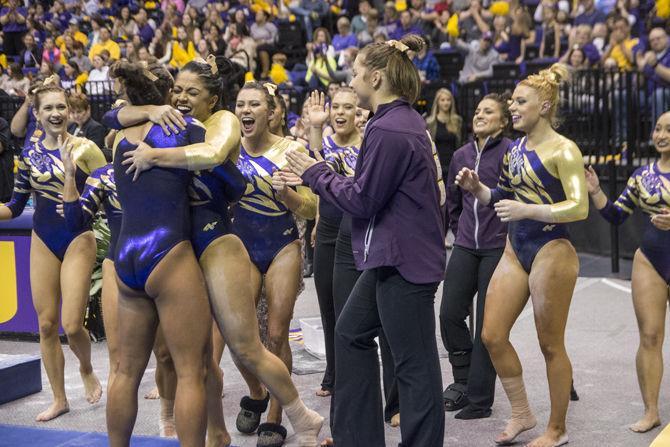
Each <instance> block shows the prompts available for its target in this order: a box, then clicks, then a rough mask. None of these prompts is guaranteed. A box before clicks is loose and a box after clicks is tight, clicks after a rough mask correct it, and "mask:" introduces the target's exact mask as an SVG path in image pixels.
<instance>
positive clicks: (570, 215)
mask: <svg viewBox="0 0 670 447" xmlns="http://www.w3.org/2000/svg"><path fill="white" fill-rule="evenodd" d="M567 75H568V71H567V69H566V68H565V67H564V66H563V65H560V64H554V65H553V66H552V67H551V68H549V69H547V70H543V71H541V72H540V73H539V74H537V75H531V76H529V77H528V78H526V79H525V80H523V81H521V82H520V83H519V85H518V86H517V87H516V89H515V90H514V94H513V95H512V102H511V104H510V108H509V109H510V113H511V115H512V123H513V127H514V129H515V130H517V131H520V132H523V133H525V134H526V136H524V137H523V138H520V139H517V140H516V141H514V142H513V143H512V144H510V146H509V149H508V151H507V153H506V154H505V157H504V159H503V170H502V175H501V177H500V182H499V184H498V186H497V187H496V188H493V189H492V188H490V187H489V186H486V185H485V184H484V183H482V182H481V181H480V179H479V175H478V174H477V172H476V170H473V169H470V168H467V167H466V168H463V169H461V171H460V172H459V173H458V175H457V176H456V182H457V184H458V185H460V186H461V188H463V189H464V190H466V191H468V192H470V193H472V194H473V195H474V196H475V197H476V198H477V200H478V201H479V202H480V203H481V204H482V205H493V207H494V208H495V211H496V214H497V215H498V217H499V218H500V220H501V221H502V222H509V223H510V224H509V238H508V242H507V244H506V247H505V251H504V253H503V256H502V259H501V261H500V263H499V264H498V266H497V267H496V269H495V272H494V273H493V277H492V278H491V284H490V286H489V289H488V293H487V296H486V301H487V302H486V313H485V315H484V323H483V328H482V335H481V337H482V340H483V341H484V344H485V345H486V348H487V349H488V351H489V354H490V355H491V359H492V360H493V365H494V366H495V369H496V372H497V373H498V375H499V376H500V379H501V383H502V385H503V388H504V389H505V392H506V394H507V397H508V398H509V400H510V403H511V405H512V418H511V419H510V420H509V422H508V424H507V427H506V428H505V430H504V431H503V432H502V433H501V434H500V435H499V436H498V437H497V438H496V443H498V444H505V445H506V444H508V443H511V442H513V441H514V439H515V438H516V437H517V436H518V435H519V434H520V433H522V432H524V431H526V430H530V429H531V428H533V427H535V425H536V423H537V421H536V419H535V416H534V415H533V413H532V412H531V411H530V407H529V404H528V400H527V397H526V391H525V387H524V383H523V378H522V375H521V373H522V370H521V363H520V362H519V357H518V356H517V354H516V351H515V350H514V347H513V346H512V344H511V343H510V341H509V335H510V331H511V329H512V326H513V325H514V322H515V321H516V319H517V318H518V317H519V314H520V313H521V311H522V310H523V308H524V306H525V305H526V302H527V301H528V298H529V295H530V291H531V290H532V291H533V293H532V300H533V305H534V306H533V308H534V310H535V322H536V326H537V332H538V338H539V341H540V347H541V348H542V352H543V354H544V357H545V361H546V363H547V376H548V381H549V389H550V399H551V414H550V417H549V423H548V425H547V429H546V431H545V432H544V434H543V435H542V436H540V437H539V438H537V439H535V440H533V442H531V443H530V444H528V445H529V446H530V447H544V446H548V445H549V446H555V447H557V446H560V445H564V444H567V442H568V435H567V428H566V425H565V420H566V413H567V409H568V401H569V399H570V384H571V382H572V367H571V365H570V359H569V358H568V354H567V352H566V350H565V344H564V332H565V325H566V321H567V318H568V310H569V308H570V301H571V299H572V294H573V291H574V286H575V282H576V280H577V272H578V270H579V261H578V259H577V253H576V252H575V249H574V248H573V247H572V244H571V243H570V240H569V236H568V232H567V228H566V224H567V223H568V222H575V221H579V220H583V219H585V218H586V215H587V214H588V199H587V195H586V181H585V177H584V169H583V161H582V155H581V152H580V151H579V148H578V147H577V146H576V145H575V143H573V142H572V141H570V140H568V139H567V138H565V137H564V136H562V135H560V134H558V133H557V132H556V131H555V130H554V129H553V126H554V125H555V124H556V122H557V120H556V111H557V109H558V105H559V99H560V97H559V94H560V87H561V85H562V84H563V83H564V82H565V81H566V80H567Z"/></svg>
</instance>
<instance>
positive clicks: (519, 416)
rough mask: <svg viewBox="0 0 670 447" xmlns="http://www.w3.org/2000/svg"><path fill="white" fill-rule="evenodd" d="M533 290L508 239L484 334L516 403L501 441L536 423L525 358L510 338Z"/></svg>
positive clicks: (491, 292)
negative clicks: (528, 396) (521, 358)
mask: <svg viewBox="0 0 670 447" xmlns="http://www.w3.org/2000/svg"><path fill="white" fill-rule="evenodd" d="M529 294H530V292H529V289H528V274H527V273H526V271H525V270H524V269H523V267H522V266H521V264H520V263H519V261H518V259H517V257H516V254H515V253H514V250H513V249H512V247H511V245H510V243H509V241H508V242H507V245H506V247H505V252H504V253H503V256H502V259H501V260H500V263H499V264H498V266H497V267H496V270H495V272H494V273H493V277H492V278H491V282H490V284H489V287H488V291H487V294H486V305H485V310H484V323H483V325H482V335H481V337H482V341H483V342H484V344H485V345H486V349H487V350H488V351H489V354H490V355H491V360H492V361H493V365H494V366H495V369H496V372H497V373H498V376H500V379H501V381H502V382H503V384H506V386H505V387H504V388H505V392H506V393H507V396H508V399H509V400H510V404H511V405H512V417H511V419H510V420H509V421H508V423H507V427H506V428H505V430H504V431H503V432H502V433H501V434H500V435H499V436H498V437H497V438H496V442H497V443H499V444H506V443H510V442H512V441H513V440H514V439H515V438H516V437H517V436H518V435H519V434H520V433H522V432H523V431H526V430H530V429H531V428H533V427H534V426H535V424H536V422H535V417H534V416H533V414H532V413H531V411H530V408H528V400H527V399H526V393H525V389H524V388H523V379H522V378H521V377H522V369H521V362H520V361H519V356H518V355H517V353H516V351H515V350H514V347H513V346H512V344H511V343H510V341H509V336H510V331H511V330H512V326H514V322H515V321H516V319H517V318H518V317H519V314H521V311H522V310H523V308H524V306H525V305H526V303H527V302H528V296H529Z"/></svg>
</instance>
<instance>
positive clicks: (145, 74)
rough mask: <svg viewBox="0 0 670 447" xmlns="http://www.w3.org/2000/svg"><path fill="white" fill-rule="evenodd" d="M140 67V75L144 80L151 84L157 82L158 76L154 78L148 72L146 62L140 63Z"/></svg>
mask: <svg viewBox="0 0 670 447" xmlns="http://www.w3.org/2000/svg"><path fill="white" fill-rule="evenodd" d="M140 65H141V66H142V74H143V75H144V77H145V78H147V79H148V80H150V81H151V82H156V81H158V76H156V75H155V74H153V73H152V72H151V71H150V70H149V68H148V67H149V64H147V62H146V61H140Z"/></svg>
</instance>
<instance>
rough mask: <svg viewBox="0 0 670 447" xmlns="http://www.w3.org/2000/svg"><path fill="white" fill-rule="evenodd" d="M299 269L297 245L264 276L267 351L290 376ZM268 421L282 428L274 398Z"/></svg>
mask: <svg viewBox="0 0 670 447" xmlns="http://www.w3.org/2000/svg"><path fill="white" fill-rule="evenodd" d="M300 268H301V253H300V244H299V243H297V242H296V243H292V244H289V245H287V246H286V247H284V248H283V249H282V250H281V251H280V252H279V253H278V254H277V256H276V257H275V259H274V260H273V261H272V264H271V265H270V268H269V269H268V272H267V274H266V275H265V291H266V293H267V300H268V345H269V346H268V348H269V350H270V352H272V353H273V354H275V355H276V356H278V357H279V358H280V359H281V360H282V361H283V362H284V364H285V365H286V368H287V369H288V371H289V373H290V372H291V370H292V369H293V356H292V355H291V347H290V346H289V342H288V331H289V325H290V324H291V318H292V317H293V309H294V306H295V301H296V298H297V295H298V287H299V283H300V274H301V272H300ZM267 420H268V422H272V423H275V424H281V420H282V408H281V405H280V404H279V402H278V401H277V399H276V398H274V397H273V398H272V400H271V401H270V411H269V412H268V418H267Z"/></svg>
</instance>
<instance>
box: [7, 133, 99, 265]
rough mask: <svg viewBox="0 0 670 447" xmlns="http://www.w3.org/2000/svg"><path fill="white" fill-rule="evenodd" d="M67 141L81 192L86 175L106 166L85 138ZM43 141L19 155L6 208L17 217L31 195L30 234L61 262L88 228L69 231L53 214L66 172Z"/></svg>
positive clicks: (30, 146)
mask: <svg viewBox="0 0 670 447" xmlns="http://www.w3.org/2000/svg"><path fill="white" fill-rule="evenodd" d="M68 141H69V142H71V143H73V147H74V149H73V153H72V155H73V159H74V162H75V164H76V166H77V171H76V174H75V181H76V184H77V190H78V191H79V193H81V192H82V191H83V189H84V184H85V182H86V178H87V177H88V175H89V174H90V173H91V172H93V171H94V170H96V169H98V168H99V167H101V166H104V165H105V164H106V161H105V156H104V155H103V154H102V151H100V149H99V148H98V146H96V145H95V143H94V142H92V141H90V140H87V139H86V138H80V137H72V136H71V137H69V140H68ZM43 142H44V139H40V140H38V141H36V142H33V143H30V144H29V145H28V146H26V148H25V149H23V151H22V152H21V155H20V157H19V168H18V175H17V176H16V181H15V185H14V193H13V195H12V200H11V201H10V202H9V203H8V204H7V207H8V208H9V209H10V210H11V212H12V216H13V217H16V216H18V215H19V214H21V213H22V212H23V209H24V208H25V206H26V203H27V202H28V198H29V197H30V194H31V193H32V192H34V193H35V214H34V215H33V231H34V232H35V234H36V235H37V237H39V238H40V240H41V241H42V242H44V244H45V245H46V246H47V247H48V248H49V250H51V252H52V253H53V254H54V255H55V256H56V257H57V258H58V259H59V260H61V261H62V260H63V258H64V257H65V252H66V251H67V248H68V247H69V246H70V243H71V242H72V241H73V240H74V238H75V237H77V236H78V235H79V234H80V233H82V232H84V231H86V230H89V229H90V228H83V229H80V230H78V231H70V230H69V229H68V227H67V225H66V223H65V219H64V218H63V217H62V216H61V215H60V214H58V212H57V211H56V206H57V205H58V204H59V203H61V196H62V193H63V184H64V179H65V172H64V171H63V162H62V161H61V158H60V152H59V151H58V149H53V150H51V149H47V148H45V147H44V145H43Z"/></svg>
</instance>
